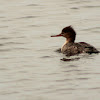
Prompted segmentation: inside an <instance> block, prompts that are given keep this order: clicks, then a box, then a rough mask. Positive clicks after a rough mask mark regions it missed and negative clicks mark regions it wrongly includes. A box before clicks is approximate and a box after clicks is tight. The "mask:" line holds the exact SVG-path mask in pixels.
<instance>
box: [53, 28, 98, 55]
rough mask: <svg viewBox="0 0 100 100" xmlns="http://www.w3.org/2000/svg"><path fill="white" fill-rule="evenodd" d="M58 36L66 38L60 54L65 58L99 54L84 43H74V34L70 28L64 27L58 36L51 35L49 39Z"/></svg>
mask: <svg viewBox="0 0 100 100" xmlns="http://www.w3.org/2000/svg"><path fill="white" fill-rule="evenodd" d="M58 36H63V37H65V38H66V42H65V43H64V45H63V46H62V48H61V52H62V53H64V54H66V56H72V55H75V54H80V53H90V54H91V53H99V51H98V50H97V49H96V48H95V47H93V46H92V45H90V44H88V43H85V42H79V43H75V42H74V41H75V37H76V32H75V30H74V29H73V28H72V27H71V26H68V27H65V28H64V29H63V30H62V32H61V34H59V35H53V36H51V37H58Z"/></svg>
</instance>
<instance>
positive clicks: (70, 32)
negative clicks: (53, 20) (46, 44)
mask: <svg viewBox="0 0 100 100" xmlns="http://www.w3.org/2000/svg"><path fill="white" fill-rule="evenodd" d="M59 36H63V37H65V38H67V41H68V42H74V40H75V37H76V32H75V30H74V29H73V28H72V26H67V27H65V28H63V29H62V32H61V33H60V34H58V35H52V36H51V37H59Z"/></svg>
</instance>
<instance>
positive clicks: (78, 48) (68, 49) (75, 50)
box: [62, 42, 99, 56]
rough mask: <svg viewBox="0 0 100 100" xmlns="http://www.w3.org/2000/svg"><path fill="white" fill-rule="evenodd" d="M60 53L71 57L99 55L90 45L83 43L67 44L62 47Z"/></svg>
mask: <svg viewBox="0 0 100 100" xmlns="http://www.w3.org/2000/svg"><path fill="white" fill-rule="evenodd" d="M62 53H64V54H66V55H67V56H72V55H76V54H80V53H90V54H91V53H99V51H98V50H97V49H96V48H95V47H93V46H92V45H90V44H87V43H85V42H79V43H67V44H65V45H64V46H63V47H62Z"/></svg>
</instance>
